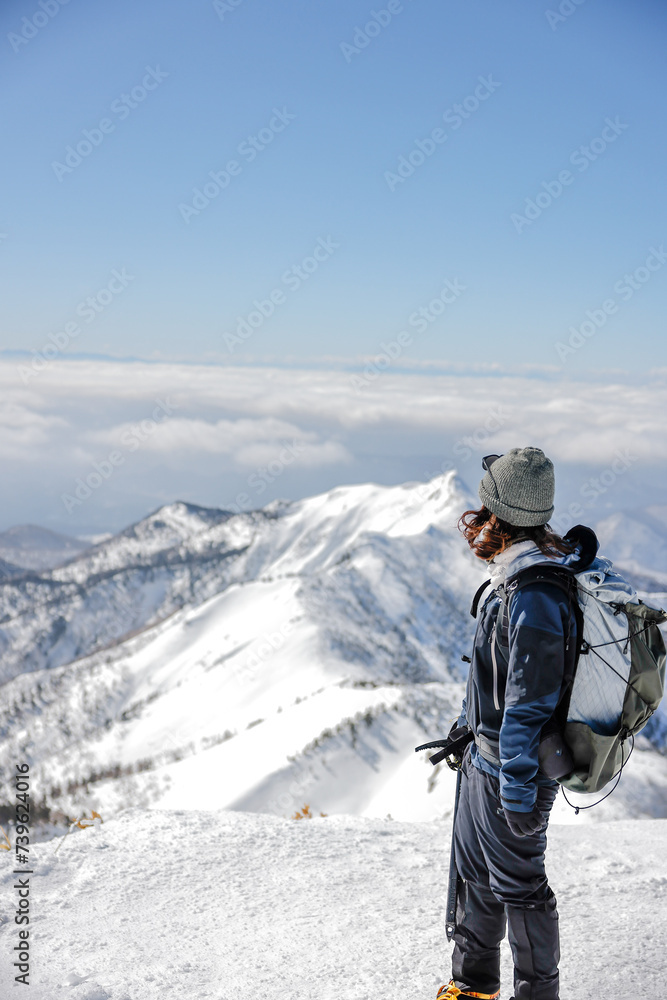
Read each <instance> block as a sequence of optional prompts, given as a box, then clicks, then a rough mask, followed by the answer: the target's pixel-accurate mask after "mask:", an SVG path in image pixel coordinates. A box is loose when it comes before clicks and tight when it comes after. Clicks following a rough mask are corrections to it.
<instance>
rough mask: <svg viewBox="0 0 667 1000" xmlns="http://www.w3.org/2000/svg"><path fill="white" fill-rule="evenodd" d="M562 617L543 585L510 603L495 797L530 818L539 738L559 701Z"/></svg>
mask: <svg viewBox="0 0 667 1000" xmlns="http://www.w3.org/2000/svg"><path fill="white" fill-rule="evenodd" d="M568 614H569V608H568V606H567V603H566V602H565V601H564V599H563V598H562V596H561V594H560V591H559V590H558V589H557V588H555V587H554V586H549V584H531V585H529V586H527V587H525V588H523V589H522V590H519V591H518V592H517V593H516V595H515V596H514V597H513V599H512V600H511V602H510V609H509V663H508V669H507V684H506V687H505V710H504V714H503V721H502V724H501V727H500V761H501V767H500V797H501V801H502V803H503V805H506V806H507V807H508V809H515V810H516V811H517V812H530V811H531V809H532V808H533V806H534V804H535V799H536V795H537V787H536V784H535V780H534V779H535V776H536V775H537V771H538V767H539V763H538V757H537V753H538V747H539V742H540V733H541V730H542V727H543V726H544V725H545V723H546V722H548V721H549V719H550V718H551V716H552V715H553V713H554V711H555V709H556V706H557V704H558V699H559V696H560V690H561V685H562V683H563V676H564V672H565V632H564V622H566V621H567V617H568Z"/></svg>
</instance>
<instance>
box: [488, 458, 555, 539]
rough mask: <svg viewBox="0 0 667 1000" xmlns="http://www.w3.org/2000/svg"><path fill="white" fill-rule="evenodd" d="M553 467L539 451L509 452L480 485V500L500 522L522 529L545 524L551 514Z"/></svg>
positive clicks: (552, 508) (492, 468) (495, 463)
mask: <svg viewBox="0 0 667 1000" xmlns="http://www.w3.org/2000/svg"><path fill="white" fill-rule="evenodd" d="M554 491H555V482H554V467H553V463H552V462H551V461H550V459H548V458H547V457H546V455H545V454H544V452H543V451H541V450H540V449H539V448H512V450H511V451H508V452H506V453H505V454H504V455H501V456H500V458H497V459H496V460H495V462H493V464H492V465H491V466H490V471H489V472H487V473H486V475H485V476H484V478H483V479H482V481H481V483H480V484H479V498H480V500H481V501H482V503H483V504H484V506H485V507H486V508H487V510H490V511H492V513H494V514H496V515H497V516H498V517H500V518H502V520H503V521H508V522H509V523H510V524H515V525H518V526H520V527H522V528H528V527H532V526H533V525H536V524H546V523H547V521H548V520H549V518H550V517H551V515H552V514H553V512H554Z"/></svg>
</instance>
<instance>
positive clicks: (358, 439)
mask: <svg viewBox="0 0 667 1000" xmlns="http://www.w3.org/2000/svg"><path fill="white" fill-rule="evenodd" d="M19 365H20V363H17V361H16V360H15V359H10V358H4V359H0V460H1V461H2V465H3V469H4V473H5V474H4V475H3V476H2V477H0V482H1V484H2V485H1V493H0V501H1V504H2V512H1V517H0V530H1V529H4V528H7V527H10V526H11V525H13V524H17V523H26V522H31V523H38V524H42V525H44V526H46V527H51V528H54V529H56V530H61V531H65V532H68V533H71V534H79V535H90V534H95V533H97V532H105V531H116V530H119V529H120V528H122V527H124V526H125V525H127V524H129V523H130V522H132V521H133V520H136V519H138V518H140V517H142V516H143V515H144V514H146V513H147V512H148V511H149V510H152V509H155V508H156V507H158V506H160V505H161V504H162V503H167V502H171V501H173V500H176V499H182V500H187V501H189V502H192V503H199V504H202V505H205V506H216V507H232V508H234V509H250V508H255V507H260V506H263V505H264V504H266V503H267V502H269V501H270V500H273V499H275V498H278V497H286V498H296V497H300V496H306V495H310V494H313V493H316V492H319V491H321V490H325V489H329V488H331V487H333V486H335V485H338V484H341V483H349V482H366V481H369V480H373V481H377V482H384V483H397V482H403V481H408V480H426V479H429V478H431V477H433V476H434V475H436V474H437V473H438V472H441V471H445V470H446V469H450V468H456V469H457V470H458V471H459V473H460V474H461V476H462V477H463V479H464V481H465V482H466V483H468V485H469V486H470V487H471V489H475V488H476V485H477V482H478V479H479V476H480V458H481V456H482V455H485V454H489V453H494V452H502V451H506V450H507V449H508V448H510V447H513V446H523V445H526V444H534V445H537V446H539V447H541V448H543V449H544V450H545V452H546V453H547V454H548V455H549V456H550V457H551V458H552V459H553V460H554V462H555V463H556V466H557V482H558V496H557V514H559V516H560V517H561V519H563V522H564V521H565V520H567V519H568V518H571V519H572V520H573V521H574V520H579V519H581V520H588V521H590V522H591V523H594V522H595V521H596V520H599V519H600V518H602V517H603V516H605V515H606V514H608V513H609V512H610V510H615V509H621V508H624V507H633V506H645V505H648V504H655V503H666V502H667V476H666V475H665V473H664V471H663V468H664V465H665V459H666V458H667V439H666V437H665V435H664V432H663V420H662V415H663V414H664V413H665V409H666V408H665V403H666V401H667V400H666V397H667V372H665V371H655V372H652V373H650V374H648V375H646V376H644V377H639V376H629V375H628V376H625V375H624V374H623V373H612V374H607V375H603V374H598V375H597V376H588V377H587V376H583V375H578V376H577V377H576V378H574V377H565V376H564V375H563V374H559V373H556V372H549V371H542V372H539V371H538V372H535V371H532V372H520V373H518V374H513V373H512V372H509V371H503V370H501V369H495V370H490V369H487V370H484V369H481V370H479V371H475V370H470V371H455V370H450V371H442V370H439V371H434V370H431V369H430V368H429V366H428V365H424V366H423V367H422V369H421V370H414V371H401V370H392V369H389V370H386V371H384V372H382V373H381V374H379V375H377V376H376V377H375V378H374V379H373V380H369V379H361V380H360V379H359V375H358V369H357V374H355V373H354V372H353V371H352V370H350V369H346V368H345V366H341V365H340V364H338V365H331V366H325V365H324V364H320V365H319V366H316V365H312V366H307V367H306V366H302V367H289V366H284V365H278V364H273V365H272V364H255V365H249V364H246V365H197V364H181V363H167V362H160V363H151V362H122V361H114V360H97V359H92V360H83V359H82V360H66V361H65V360H54V361H53V362H51V363H50V364H49V365H48V366H47V367H46V368H45V369H44V370H42V371H40V372H39V373H37V374H35V375H34V377H31V378H30V379H29V381H28V382H27V384H26V383H25V382H24V381H23V380H22V379H21V378H20V376H19V374H18V372H19ZM77 491H78V492H77ZM68 497H69V500H68V499H67V498H68ZM575 508H580V509H581V517H579V516H578V513H579V512H578V510H575Z"/></svg>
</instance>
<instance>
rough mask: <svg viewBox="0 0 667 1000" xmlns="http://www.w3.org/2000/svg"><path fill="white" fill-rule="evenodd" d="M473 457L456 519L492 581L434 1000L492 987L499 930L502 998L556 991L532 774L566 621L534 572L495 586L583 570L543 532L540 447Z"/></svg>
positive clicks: (493, 993)
mask: <svg viewBox="0 0 667 1000" xmlns="http://www.w3.org/2000/svg"><path fill="white" fill-rule="evenodd" d="M482 464H483V467H484V469H485V471H486V475H485V476H484V478H483V479H482V481H481V483H480V486H479V497H480V500H481V501H482V503H483V505H484V506H483V507H481V509H479V510H475V511H472V510H470V511H466V513H465V514H463V516H462V517H461V519H460V522H459V527H460V528H461V530H462V532H463V534H464V536H465V538H466V540H467V541H468V544H469V545H470V547H471V549H472V551H473V552H474V553H475V555H476V556H478V557H479V558H480V559H484V560H485V561H486V562H488V564H489V570H490V573H491V581H490V582H491V585H492V589H491V591H490V593H489V594H488V596H487V597H486V599H485V600H484V599H482V600H481V601H480V605H481V606H480V607H479V609H478V611H477V630H476V633H475V641H474V648H473V654H472V662H471V666H470V676H469V679H468V687H467V692H466V699H465V701H464V704H463V712H462V715H461V718H460V720H459V722H458V723H457V725H461V724H465V723H466V722H467V724H468V726H469V727H470V729H471V731H472V733H473V734H474V742H473V743H471V744H470V747H469V749H468V750H467V751H466V753H465V756H464V759H463V765H462V772H463V778H462V781H461V794H460V800H459V807H458V811H457V816H456V823H455V829H454V843H455V851H456V863H457V867H458V871H459V874H460V876H461V878H462V879H463V880H464V882H465V885H464V886H463V889H462V892H461V894H460V898H459V900H458V914H457V929H456V932H455V934H454V953H453V959H452V980H451V981H450V983H449V984H447V985H446V986H443V987H442V988H441V990H440V991H439V993H438V1000H454V998H455V997H459V996H462V997H466V996H471V997H484V998H496V997H498V996H499V994H500V942H501V941H502V939H503V937H504V936H505V931H506V928H507V929H508V932H509V941H510V946H511V949H512V956H513V959H514V998H513V1000H558V961H559V957H560V955H559V939H558V913H557V911H556V898H555V896H554V894H553V892H552V891H551V889H550V887H549V884H548V882H547V877H546V874H545V870H544V854H545V850H546V827H547V823H548V819H549V813H550V810H551V807H552V805H553V802H554V799H555V797H556V792H557V790H558V785H557V783H556V782H555V781H553V780H551V779H549V778H547V777H546V776H545V775H543V774H542V773H541V772H540V771H539V763H538V746H539V741H540V734H541V733H542V730H543V727H544V726H545V724H546V723H548V722H549V720H550V719H551V718H552V716H553V714H554V711H555V709H556V707H557V705H558V702H559V698H560V694H561V689H562V685H563V681H564V679H565V678H567V677H569V676H571V675H572V672H573V669H574V665H575V657H576V620H575V617H574V611H573V607H572V601H571V600H570V599H569V597H568V594H567V593H566V592H565V591H564V590H563V589H562V588H560V587H558V586H557V585H555V584H554V583H553V582H547V580H546V579H542V580H538V581H536V582H533V583H529V584H527V585H526V586H525V587H524V586H522V587H521V589H518V590H516V592H515V593H510V595H509V596H507V595H506V594H504V592H503V591H502V589H501V591H500V592H498V589H497V588H498V587H501V585H502V583H503V581H504V580H506V579H509V578H510V577H512V576H513V575H514V574H515V573H517V572H518V571H520V570H524V569H526V568H527V567H529V566H533V565H536V564H540V563H541V564H544V563H550V564H556V565H558V564H561V565H572V564H574V563H575V562H576V563H577V567H576V568H577V570H579V569H581V568H583V566H582V559H581V558H580V553H579V551H578V550H577V549H575V545H574V543H570V542H568V541H566V540H564V539H562V538H560V537H559V536H558V535H555V534H554V533H553V532H551V531H550V529H549V526H548V521H549V518H550V517H551V515H552V514H553V509H554V507H553V501H554V471H553V465H552V463H551V461H550V460H549V459H548V458H547V457H546V456H545V455H544V452H542V451H541V450H540V449H539V448H513V449H512V450H511V451H509V452H507V454H505V455H500V456H498V455H490V456H489V457H488V458H486V459H484V461H483V463H482ZM586 548H587V549H588V548H589V546H588V545H587V546H586ZM593 548H595V549H597V543H596V541H595V544H594V545H593ZM586 561H588V560H586ZM545 576H546V574H545Z"/></svg>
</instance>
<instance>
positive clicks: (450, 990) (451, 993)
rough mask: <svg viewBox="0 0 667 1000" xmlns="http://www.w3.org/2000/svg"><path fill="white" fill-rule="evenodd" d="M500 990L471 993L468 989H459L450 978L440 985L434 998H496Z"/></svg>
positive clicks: (448, 999) (445, 999) (493, 999)
mask: <svg viewBox="0 0 667 1000" xmlns="http://www.w3.org/2000/svg"><path fill="white" fill-rule="evenodd" d="M499 996H500V990H498V992H497V993H472V992H471V991H470V990H460V989H459V988H458V986H455V985H454V980H453V979H452V980H450V981H449V983H447V984H446V985H445V986H441V987H440V989H439V990H438V995H437V997H436V998H435V1000H456V998H457V997H479V998H481V1000H498V997H499Z"/></svg>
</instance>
